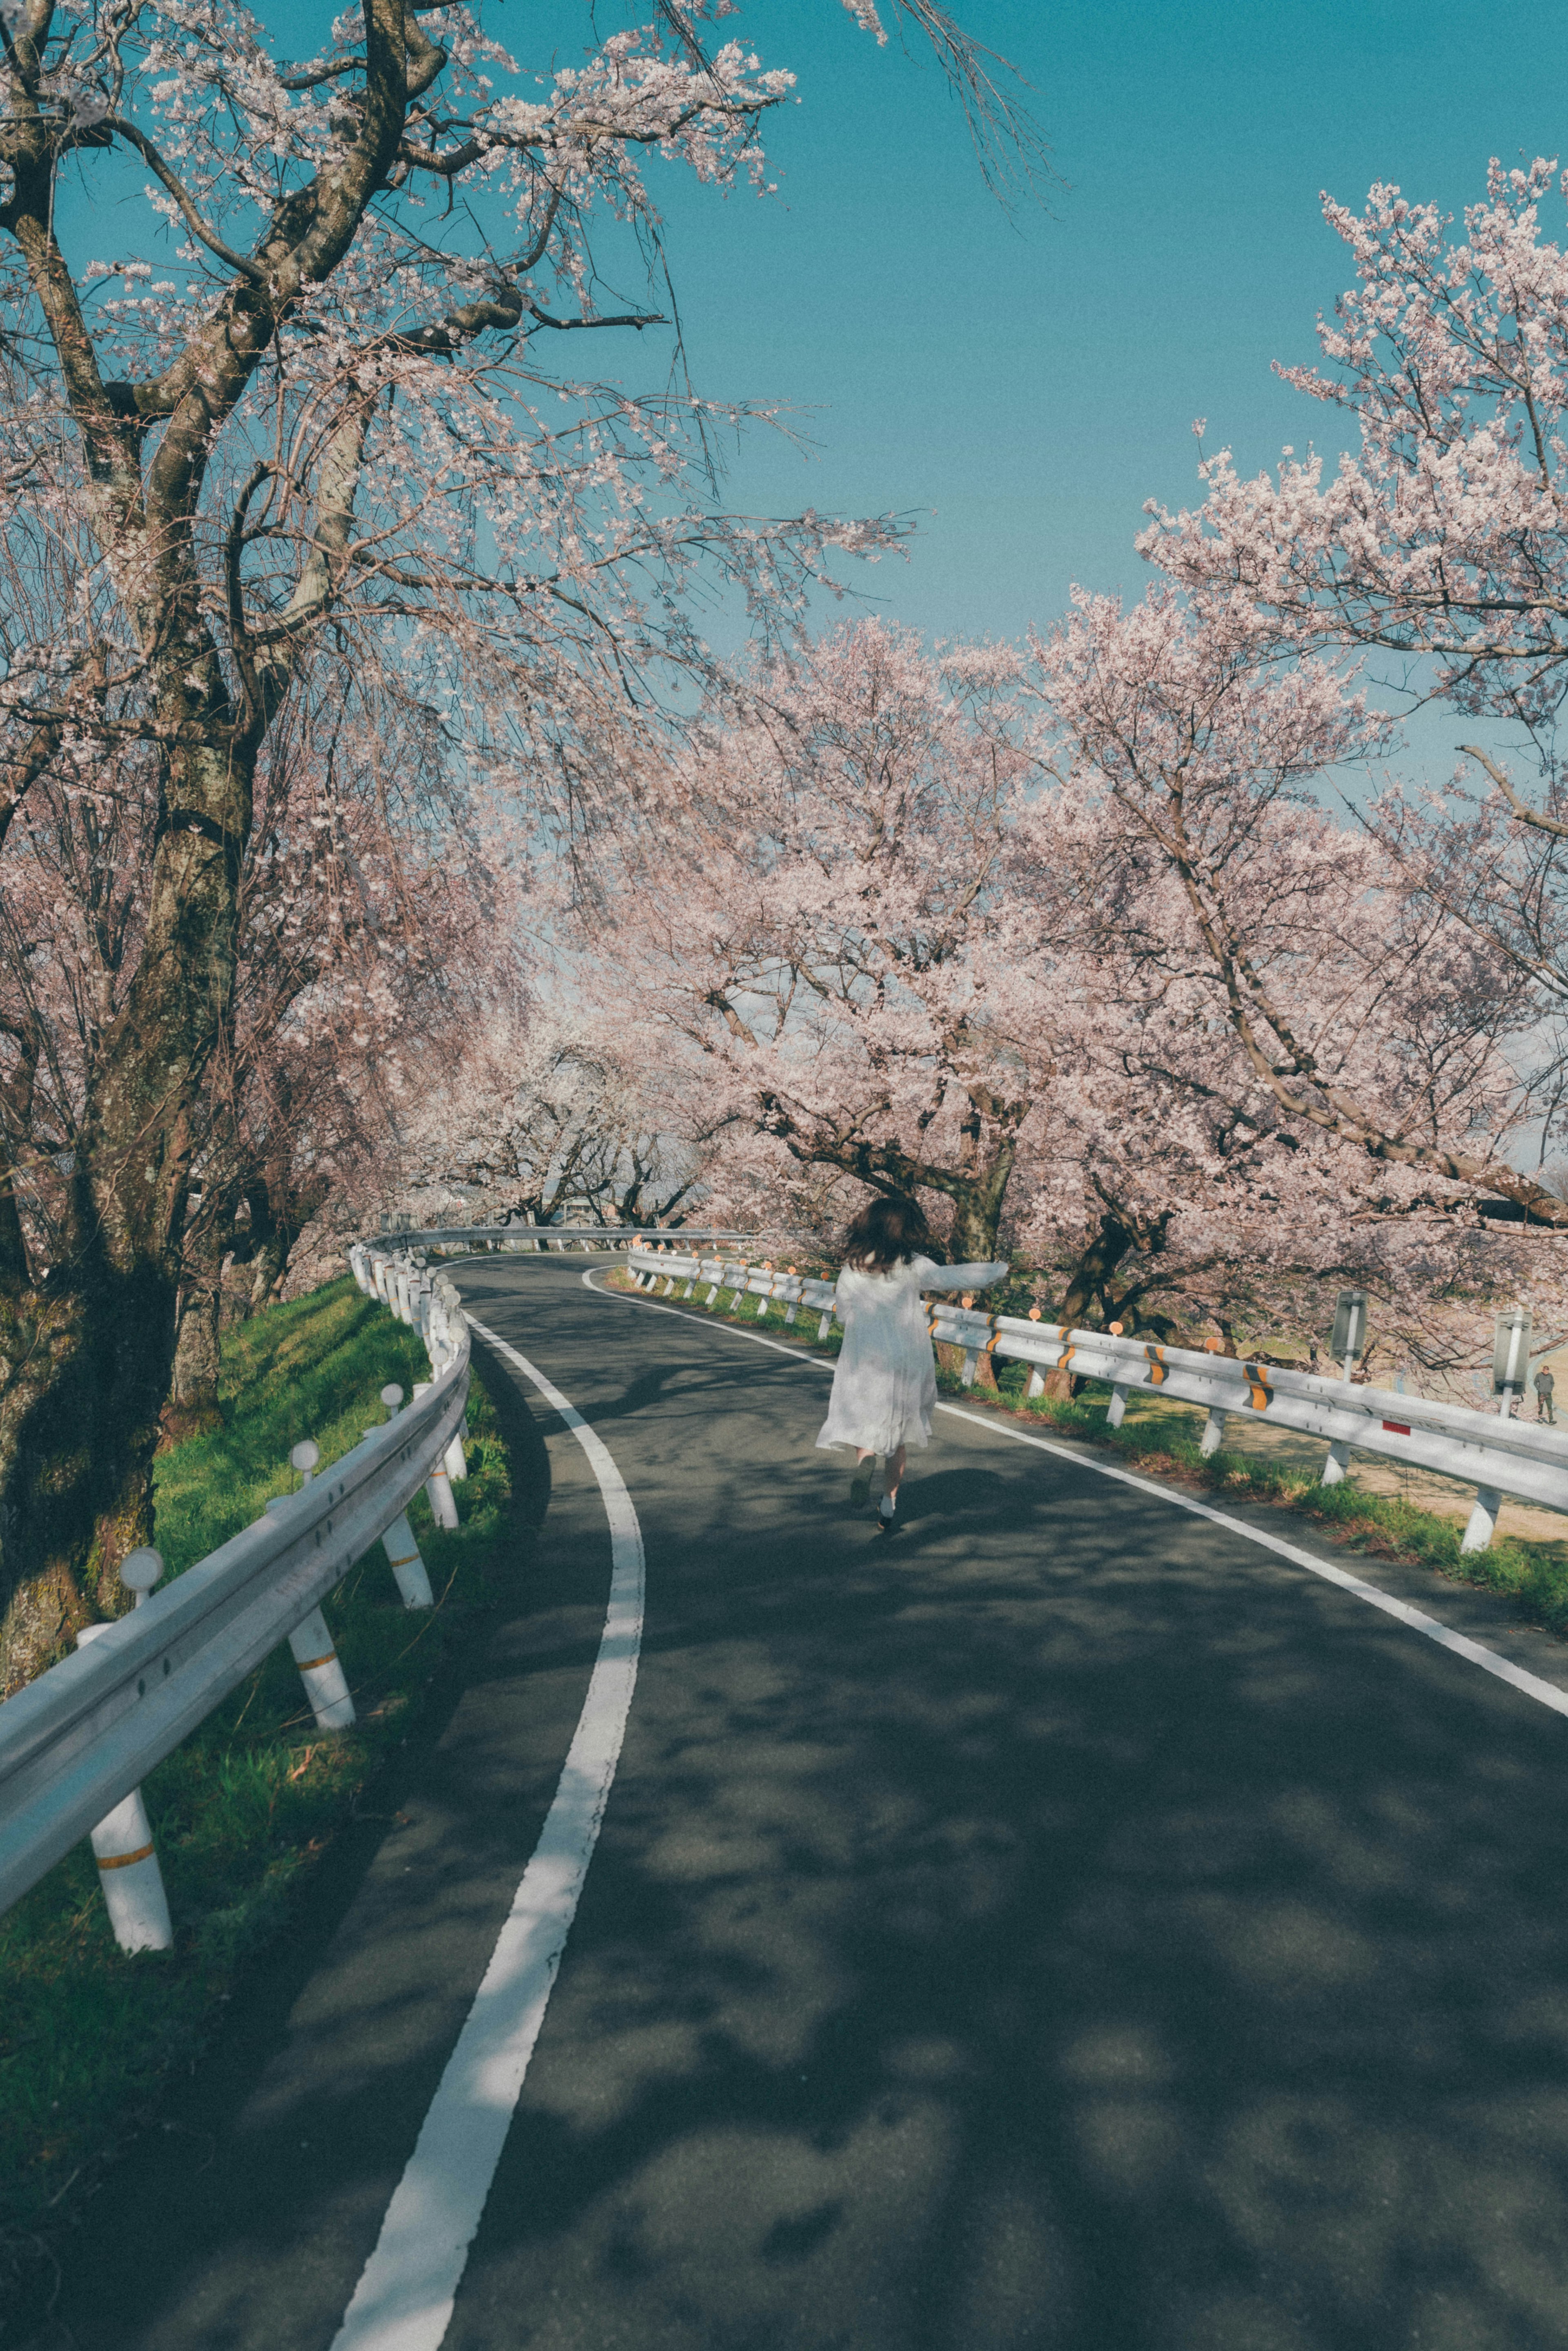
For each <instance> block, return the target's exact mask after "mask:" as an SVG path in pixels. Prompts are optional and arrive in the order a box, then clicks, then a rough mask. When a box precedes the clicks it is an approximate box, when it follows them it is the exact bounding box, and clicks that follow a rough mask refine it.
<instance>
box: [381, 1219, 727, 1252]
mask: <svg viewBox="0 0 1568 2351" xmlns="http://www.w3.org/2000/svg"><path fill="white" fill-rule="evenodd" d="M660 1229H661V1228H659V1227H657V1226H653V1227H649V1226H647V1225H433V1226H431V1227H429V1228H426V1229H423V1230H417V1229H415V1228H413V1227H409V1228H406V1229H404V1230H402V1231H399V1232H385V1233H378V1234H376V1235H375V1236H374V1238H372V1239H371V1240H369V1241H366V1242H362V1243H361V1244H360V1246H361V1247H362V1248H366V1249H442V1250H445V1249H453V1248H455V1247H457V1246H459V1245H460V1244H464V1245H468V1246H472V1244H473V1243H474V1242H476V1241H483V1242H484V1243H485V1245H486V1248H490V1247H492V1246H497V1247H501V1248H507V1249H511V1248H517V1249H520V1248H521V1247H522V1246H523V1244H524V1243H525V1242H528V1243H530V1244H531V1245H532V1246H533V1247H534V1248H535V1249H538V1247H539V1245H540V1243H541V1242H542V1243H543V1244H544V1246H545V1248H546V1249H549V1248H551V1247H555V1248H558V1249H564V1248H565V1247H566V1246H567V1245H568V1244H569V1243H571V1242H592V1243H596V1244H597V1243H604V1242H608V1243H609V1244H610V1246H611V1247H612V1248H615V1249H622V1248H624V1249H634V1248H635V1247H636V1246H637V1245H638V1243H639V1242H643V1243H645V1242H647V1241H648V1240H650V1239H652V1238H654V1237H655V1235H656V1234H657V1233H658V1231H659V1230H660ZM664 1229H665V1230H676V1229H678V1230H679V1232H680V1235H681V1238H682V1239H683V1240H688V1241H745V1240H750V1239H751V1238H753V1236H752V1235H751V1234H750V1233H732V1232H726V1231H724V1230H723V1229H722V1228H720V1227H719V1226H717V1225H713V1226H707V1225H692V1226H688V1225H682V1226H680V1227H678V1228H675V1227H666V1228H664Z"/></svg>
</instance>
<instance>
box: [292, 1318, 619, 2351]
mask: <svg viewBox="0 0 1568 2351" xmlns="http://www.w3.org/2000/svg"><path fill="white" fill-rule="evenodd" d="M468 1319H469V1322H471V1323H473V1326H474V1329H475V1330H476V1331H477V1332H478V1333H479V1335H480V1337H481V1338H483V1339H485V1340H486V1341H487V1342H488V1343H489V1344H490V1345H491V1346H492V1347H494V1348H495V1350H496V1352H497V1354H499V1355H504V1356H505V1357H506V1360H507V1363H509V1364H514V1365H515V1366H516V1368H517V1370H518V1371H519V1372H521V1373H522V1374H523V1377H524V1378H525V1379H526V1380H528V1381H530V1382H531V1383H532V1384H533V1385H534V1386H535V1387H536V1388H537V1389H538V1392H539V1394H540V1395H542V1396H543V1397H544V1399H545V1401H546V1403H547V1404H549V1405H552V1406H553V1407H554V1409H555V1410H556V1411H557V1412H558V1413H559V1415H560V1416H561V1418H562V1420H564V1421H565V1423H566V1425H567V1426H568V1427H569V1428H570V1431H571V1433H572V1435H573V1436H574V1437H576V1439H577V1441H578V1443H579V1444H580V1446H581V1447H582V1449H583V1452H584V1453H585V1454H586V1455H587V1457H588V1461H589V1466H590V1468H591V1469H592V1471H593V1474H594V1476H595V1478H597V1479H598V1480H599V1490H600V1493H601V1495H602V1497H603V1499H604V1512H605V1516H606V1517H607V1519H608V1520H609V1521H610V1542H611V1560H612V1566H611V1576H610V1604H609V1608H608V1610H607V1612H606V1614H605V1619H604V1632H603V1635H602V1636H601V1640H600V1644H599V1656H598V1658H597V1659H596V1661H595V1664H594V1667H593V1673H592V1676H591V1678H590V1681H589V1685H588V1695H587V1697H586V1698H585V1699H584V1700H583V1706H582V1712H581V1714H580V1717H579V1718H578V1725H577V1729H576V1732H575V1733H574V1735H573V1738H572V1742H571V1747H570V1751H569V1753H568V1755H567V1759H566V1763H565V1767H564V1769H563V1770H562V1771H561V1775H560V1782H559V1786H558V1787H557V1789H556V1792H555V1801H554V1802H553V1803H552V1804H551V1805H550V1808H549V1813H548V1815H547V1816H546V1820H545V1824H544V1827H543V1829H542V1830H541V1831H540V1833H539V1841H538V1844H537V1845H536V1847H535V1848H534V1854H533V1858H532V1859H531V1861H530V1862H529V1863H528V1867H527V1869H526V1870H525V1871H524V1872H523V1876H522V1882H521V1884H520V1885H519V1886H518V1887H517V1893H516V1895H515V1896H514V1897H513V1901H512V1907H511V1911H510V1913H509V1915H508V1916H507V1921H506V1924H505V1925H504V1926H503V1928H501V1932H500V1935H499V1938H497V1944H496V1948H495V1950H494V1952H493V1953H492V1954H491V1958H490V1964H489V1966H488V1967H487V1968H486V1970H485V1979H484V1981H483V1982H482V1983H481V1984H480V1986H479V1989H478V1991H477V1992H476V1994H475V1998H474V2005H473V2007H472V2008H471V2009H470V2010H469V2011H468V2017H467V2022H465V2025H464V2027H463V2030H462V2032H461V2033H460V2034H459V2035H458V2040H457V2046H456V2047H455V2049H454V2051H453V2053H452V2055H451V2057H450V2058H449V2059H448V2061H447V2065H446V2071H445V2072H444V2074H443V2075H442V2077H441V2083H440V2086H439V2088H438V2089H437V2091H436V2093H435V2097H434V2102H433V2103H432V2105H431V2108H430V2111H429V2113H428V2114H427V2115H426V2116H425V2118H424V2123H423V2127H422V2128H421V2131H420V2134H419V2139H418V2143H417V2144H416V2146H415V2147H414V2150H413V2155H412V2156H410V2158H409V2159H408V2165H407V2168H406V2169H405V2170H404V2172H403V2175H402V2179H401V2180H400V2181H399V2182H398V2185H397V2189H396V2191H395V2193H394V2194H393V2196H392V2202H391V2203H390V2204H389V2205H388V2207H387V2211H386V2218H385V2219H384V2220H382V2232H381V2235H380V2237H379V2238H378V2239H377V2241H376V2249H375V2251H374V2252H373V2253H372V2254H371V2258H370V2260H369V2261H368V2262H366V2263H365V2267H364V2272H363V2274H362V2275H361V2279H360V2283H359V2284H358V2285H357V2286H356V2287H355V2289H354V2298H353V2300H352V2301H351V2302H350V2304H349V2307H348V2310H347V2311H346V2312H345V2314H344V2317H343V2324H342V2325H341V2326H340V2328H339V2329H338V2332H337V2334H336V2335H335V2336H334V2337H333V2343H332V2351H437V2346H439V2345H440V2343H441V2342H442V2341H443V2339H444V2336H445V2334H446V2330H447V2328H448V2326H449V2325H451V2323H452V2311H453V2305H454V2303H455V2299H456V2294H457V2287H458V2282H459V2280H460V2279H461V2278H462V2275H463V2271H464V2266H465V2263H466V2262H467V2259H468V2248H469V2246H470V2245H471V2244H472V2243H473V2241H474V2233H475V2231H476V2229H477V2228H478V2226H479V2216H480V2214H481V2213H482V2212H483V2210H484V2209H485V2199H486V2197H487V2196H488V2194H489V2192H490V2182H491V2181H492V2179H494V2178H495V2176H496V2166H497V2163H498V2162H499V2161H500V2159H501V2149H502V2147H504V2146H505V2145H506V2140H507V2130H508V2129H509V2128H510V2126H511V2120H512V2114H513V2110H514V2109H515V2107H516V2105H517V2099H518V2097H519V2095H521V2092H522V2086H523V2077H524V2075H525V2074H527V2072H528V2061H529V2059H530V2058H531V2057H532V2055H533V2053H534V2043H536V2042H537V2040H538V2034H539V2027H540V2025H541V2024H542V2023H543V2022H544V2014H545V2009H546V2007H547V2005H548V2003H549V1996H550V1990H551V1987H552V1986H553V1984H554V1982H555V1979H556V1970H558V1969H559V1965H560V1958H561V1953H562V1951H563V1950H564V1949H565V1948H566V1938H567V1936H568V1935H569V1934H570V1931H571V1922H572V1919H573V1917H574V1916H575V1914H576V1911H577V1904H578V1897H579V1896H580V1894H581V1892H582V1886H583V1881H584V1879H585V1878H586V1877H587V1876H588V1865H589V1863H590V1862H591V1859H592V1858H593V1848H594V1845H595V1844H596V1843H597V1841H598V1837H599V1829H600V1823H601V1821H602V1820H603V1818H604V1806H605V1802H606V1801H607V1799H608V1797H609V1794H610V1785H611V1782H612V1780H613V1779H614V1777H615V1766H616V1764H617V1762H618V1761H620V1756H621V1743H622V1740H623V1739H624V1737H625V1735H626V1719H627V1714H628V1712H629V1710H630V1708H631V1704H632V1688H633V1686H634V1685H635V1683H636V1679H637V1656H638V1651H639V1649H640V1647H641V1646H642V1639H643V1533H642V1529H641V1528H640V1527H639V1526H638V1523H637V1513H636V1511H635V1510H633V1509H632V1497H631V1495H630V1494H629V1493H628V1492H627V1491H626V1488H625V1485H624V1483H623V1481H622V1476H621V1472H620V1471H619V1470H618V1469H617V1468H616V1467H615V1464H614V1462H613V1461H612V1459H611V1458H610V1454H609V1452H608V1450H607V1448H606V1447H605V1446H604V1444H603V1442H602V1440H601V1438H600V1437H597V1436H595V1434H594V1432H593V1430H592V1429H591V1428H590V1427H589V1426H588V1424H587V1423H586V1421H585V1420H584V1419H583V1418H582V1416H581V1415H580V1413H578V1412H576V1411H574V1409H573V1408H572V1406H571V1405H570V1404H569V1403H568V1402H567V1400H566V1398H565V1396H563V1395H561V1393H560V1391H559V1388H556V1387H552V1386H551V1384H550V1383H549V1380H547V1379H546V1377H545V1375H544V1374H543V1373H542V1372H540V1371H538V1370H537V1369H536V1368H535V1366H534V1365H533V1364H530V1363H529V1362H528V1358H527V1356H525V1355H519V1354H518V1353H517V1350H516V1348H514V1347H508V1346H507V1343H506V1341H505V1340H504V1339H499V1338H497V1335H496V1333H495V1332H493V1331H490V1330H487V1329H486V1326H485V1324H484V1323H483V1322H477V1321H476V1319H475V1317H474V1316H473V1315H470V1316H469V1318H468Z"/></svg>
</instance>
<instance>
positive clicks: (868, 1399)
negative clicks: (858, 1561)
mask: <svg viewBox="0 0 1568 2351" xmlns="http://www.w3.org/2000/svg"><path fill="white" fill-rule="evenodd" d="M930 1243H931V1233H930V1229H929V1228H928V1226H927V1225H926V1222H925V1215H924V1213H923V1212H922V1210H921V1208H920V1206H919V1204H918V1202H917V1201H915V1200H908V1199H904V1198H903V1197H901V1196H899V1195H898V1194H896V1193H894V1194H892V1195H889V1196H885V1197H879V1198H877V1199H874V1200H871V1201H868V1202H867V1204H866V1206H865V1207H863V1208H862V1210H861V1213H860V1215H859V1216H858V1217H856V1218H855V1220H854V1222H853V1224H852V1226H851V1227H850V1229H849V1233H848V1235H847V1236H846V1238H845V1242H844V1264H843V1270H842V1272H841V1274H840V1275H839V1280H838V1311H839V1315H840V1319H841V1322H842V1323H843V1326H844V1343H843V1348H842V1351H841V1353H840V1356H839V1360H838V1365H837V1368H836V1369H835V1371H834V1373H833V1393H832V1395H831V1397H830V1399H829V1402H828V1416H827V1419H826V1420H825V1421H824V1422H823V1423H822V1428H821V1436H820V1437H818V1439H817V1443H818V1444H819V1445H821V1446H831V1445H852V1446H853V1447H854V1448H855V1455H856V1459H855V1470H854V1476H853V1478H852V1479H851V1481H850V1500H851V1502H852V1504H853V1506H854V1507H855V1509H856V1510H863V1509H864V1508H865V1505H866V1502H867V1500H868V1499H869V1497H870V1494H871V1479H872V1468H873V1464H874V1462H875V1459H876V1456H877V1455H878V1454H879V1453H880V1454H882V1455H883V1457H884V1458H885V1461H886V1470H885V1473H884V1476H883V1497H882V1504H881V1510H880V1516H881V1519H882V1522H883V1528H884V1530H885V1529H888V1528H891V1526H892V1524H893V1521H894V1513H895V1511H896V1510H897V1508H898V1489H899V1484H900V1482H901V1480H902V1479H903V1477H904V1458H905V1449H906V1447H909V1446H911V1445H921V1446H924V1445H928V1444H929V1443H930V1441H931V1415H932V1411H933V1409H934V1408H935V1405H936V1367H935V1365H934V1364H933V1362H932V1356H931V1336H930V1332H929V1330H928V1329H927V1326H926V1322H925V1307H924V1306H923V1305H922V1304H921V1302H920V1293H921V1291H922V1290H984V1289H986V1288H988V1285H989V1284H990V1283H991V1282H993V1281H999V1280H1001V1278H1002V1276H1003V1274H1005V1273H1006V1271H1007V1270H1008V1263H1007V1259H1005V1258H1000V1259H998V1260H997V1261H996V1262H995V1263H994V1264H989V1265H937V1264H936V1263H935V1261H934V1260H933V1259H931V1258H929V1257H926V1256H925V1255H924V1254H922V1251H923V1249H924V1248H925V1247H928V1246H930Z"/></svg>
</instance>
